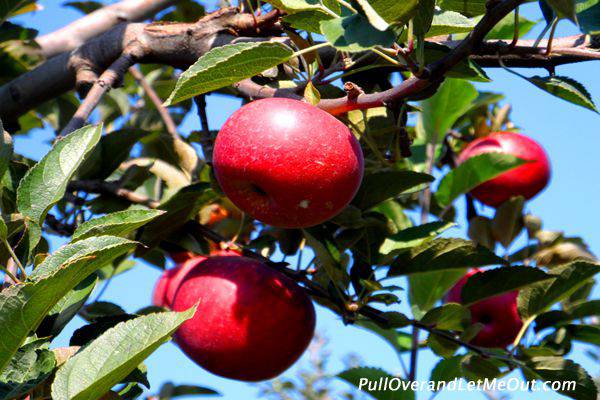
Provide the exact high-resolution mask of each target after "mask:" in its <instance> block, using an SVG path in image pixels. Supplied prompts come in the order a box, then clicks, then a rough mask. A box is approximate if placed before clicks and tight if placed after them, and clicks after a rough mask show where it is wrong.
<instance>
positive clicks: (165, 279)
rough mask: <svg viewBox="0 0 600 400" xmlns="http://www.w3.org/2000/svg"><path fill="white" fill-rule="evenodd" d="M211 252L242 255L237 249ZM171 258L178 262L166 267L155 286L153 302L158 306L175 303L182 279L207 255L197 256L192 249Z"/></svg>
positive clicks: (168, 305)
mask: <svg viewBox="0 0 600 400" xmlns="http://www.w3.org/2000/svg"><path fill="white" fill-rule="evenodd" d="M210 254H211V255H215V256H240V255H241V253H240V252H238V251H235V250H215V251H211V252H210ZM171 258H172V259H173V261H175V262H176V263H177V264H176V265H175V266H174V267H173V268H170V269H166V270H165V271H164V272H163V274H162V275H161V277H160V278H159V280H158V282H156V286H154V293H153V295H152V304H154V305H155V306H157V307H166V308H170V307H171V304H172V303H173V297H175V292H176V291H177V288H178V287H179V284H180V283H181V281H183V278H185V276H186V275H187V273H188V272H189V271H190V270H192V269H193V268H194V267H195V266H196V265H198V264H199V263H201V262H202V261H204V260H206V256H201V255H197V256H196V255H194V253H192V252H191V251H182V252H178V253H172V254H171Z"/></svg>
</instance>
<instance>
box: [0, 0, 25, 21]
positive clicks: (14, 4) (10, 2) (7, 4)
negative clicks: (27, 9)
mask: <svg viewBox="0 0 600 400" xmlns="http://www.w3.org/2000/svg"><path fill="white" fill-rule="evenodd" d="M29 2H30V0H0V24H2V23H3V22H4V21H6V19H7V18H9V17H10V16H11V14H12V13H14V12H15V11H17V10H18V9H19V8H21V7H22V6H24V5H25V4H27V3H29Z"/></svg>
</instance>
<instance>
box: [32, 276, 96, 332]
mask: <svg viewBox="0 0 600 400" xmlns="http://www.w3.org/2000/svg"><path fill="white" fill-rule="evenodd" d="M97 281H98V277H97V276H96V275H95V274H92V275H90V276H88V277H87V278H86V279H84V280H83V281H82V282H81V283H79V284H78V285H77V286H75V288H73V290H71V291H70V292H69V293H67V294H66V295H65V296H64V297H63V298H62V299H60V300H59V301H58V302H57V303H56V304H55V305H54V307H52V309H51V310H50V312H49V313H48V316H47V317H46V318H44V321H42V324H41V325H40V327H39V328H38V330H37V333H38V335H39V336H57V335H58V334H59V333H60V332H61V331H62V330H63V328H64V327H65V326H66V325H67V324H68V323H69V322H70V321H71V319H73V317H75V315H77V312H79V309H80V308H81V307H82V306H83V304H84V303H85V302H86V301H87V299H88V298H89V296H90V295H91V294H92V291H93V290H94V288H95V287H96V282H97Z"/></svg>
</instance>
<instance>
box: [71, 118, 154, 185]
mask: <svg viewBox="0 0 600 400" xmlns="http://www.w3.org/2000/svg"><path fill="white" fill-rule="evenodd" d="M149 134H150V132H147V131H143V130H141V129H121V130H118V131H114V132H111V133H109V134H108V135H104V136H102V138H101V139H100V142H98V145H97V146H96V148H95V150H94V151H93V152H92V153H90V154H89V155H88V157H87V158H86V159H85V160H84V161H83V163H82V164H81V167H79V170H78V171H77V176H78V178H79V179H106V178H108V177H109V176H110V175H111V174H112V173H113V172H114V171H115V170H116V169H117V168H118V167H119V165H121V163H122V162H123V161H125V160H126V159H127V157H129V152H130V151H131V148H132V147H133V145H134V144H136V143H137V142H138V141H139V140H140V139H142V138H144V137H146V136H147V135H149Z"/></svg>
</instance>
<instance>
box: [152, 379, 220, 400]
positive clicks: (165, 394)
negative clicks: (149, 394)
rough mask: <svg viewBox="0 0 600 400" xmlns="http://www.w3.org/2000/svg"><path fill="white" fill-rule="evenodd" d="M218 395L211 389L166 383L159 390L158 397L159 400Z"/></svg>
mask: <svg viewBox="0 0 600 400" xmlns="http://www.w3.org/2000/svg"><path fill="white" fill-rule="evenodd" d="M206 395H209V396H210V395H219V392H216V391H214V390H213V389H209V388H205V387H202V386H195V385H173V384H172V383H171V382H167V383H165V384H164V385H162V387H161V388H160V392H159V394H158V397H159V398H160V399H175V398H178V397H184V396H206Z"/></svg>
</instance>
